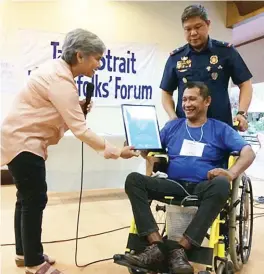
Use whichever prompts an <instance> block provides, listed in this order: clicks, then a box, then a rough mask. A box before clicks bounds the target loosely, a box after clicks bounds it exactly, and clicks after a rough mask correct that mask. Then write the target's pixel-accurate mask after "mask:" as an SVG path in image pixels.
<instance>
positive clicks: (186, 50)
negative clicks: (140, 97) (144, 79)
mask: <svg viewBox="0 0 264 274" xmlns="http://www.w3.org/2000/svg"><path fill="white" fill-rule="evenodd" d="M230 78H231V79H232V81H233V83H234V84H235V85H239V84H241V83H243V82H245V81H247V80H249V79H250V78H252V74H251V72H250V71H249V69H248V67H247V66H246V64H245V62H244V61H243V59H242V57H241V56H240V54H239V53H238V51H237V50H236V49H235V48H234V46H233V45H231V44H228V43H226V42H220V41H217V40H214V39H210V38H209V39H208V43H207V47H206V48H205V49H204V50H202V51H201V52H197V51H195V50H193V49H192V47H191V46H190V45H189V44H186V45H184V46H183V47H181V48H178V49H176V50H174V51H173V52H172V53H171V54H170V56H169V58H168V60H167V62H166V65H165V69H164V73H163V77H162V80H161V84H160V88H161V89H163V90H165V91H167V92H169V93H171V94H173V92H174V91H175V90H176V89H178V103H177V107H176V115H177V116H178V117H179V118H183V117H185V114H184V111H183V109H182V95H183V91H184V86H185V83H186V82H188V81H200V82H204V83H205V84H206V85H207V86H208V88H209V90H210V91H211V95H212V103H211V105H210V107H209V109H208V117H209V118H214V119H217V120H220V121H223V122H225V123H227V124H229V125H231V126H232V113H231V105H230V100H229V95H228V84H229V80H230Z"/></svg>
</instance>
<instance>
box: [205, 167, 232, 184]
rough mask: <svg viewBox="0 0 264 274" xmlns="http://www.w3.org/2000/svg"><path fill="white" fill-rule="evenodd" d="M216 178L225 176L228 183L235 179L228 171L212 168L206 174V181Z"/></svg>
mask: <svg viewBox="0 0 264 274" xmlns="http://www.w3.org/2000/svg"><path fill="white" fill-rule="evenodd" d="M217 176H225V177H227V179H228V180H229V182H231V181H233V180H234V179H235V175H234V174H233V173H232V172H231V171H230V170H226V169H223V168H214V169H212V170H210V171H208V173H207V178H208V180H212V179H214V178H215V177H217Z"/></svg>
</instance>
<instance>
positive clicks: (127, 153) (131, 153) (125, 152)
mask: <svg viewBox="0 0 264 274" xmlns="http://www.w3.org/2000/svg"><path fill="white" fill-rule="evenodd" d="M139 155H140V153H139V152H138V151H135V150H134V147H132V146H125V147H123V148H122V151H121V155H120V157H121V158H123V159H130V158H132V157H138V156H139Z"/></svg>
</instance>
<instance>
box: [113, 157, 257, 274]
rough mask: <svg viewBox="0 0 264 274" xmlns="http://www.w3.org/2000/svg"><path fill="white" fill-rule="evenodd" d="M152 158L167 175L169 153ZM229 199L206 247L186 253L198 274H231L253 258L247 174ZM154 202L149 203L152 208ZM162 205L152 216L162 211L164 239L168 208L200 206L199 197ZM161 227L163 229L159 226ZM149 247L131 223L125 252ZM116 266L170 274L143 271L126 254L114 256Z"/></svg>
mask: <svg viewBox="0 0 264 274" xmlns="http://www.w3.org/2000/svg"><path fill="white" fill-rule="evenodd" d="M149 156H153V157H158V158H159V162H158V163H155V164H154V167H153V172H155V173H156V172H157V171H160V172H164V173H166V168H167V164H168V157H167V155H166V154H160V153H150V154H149ZM238 157H239V153H238V152H233V153H231V154H230V155H229V157H228V159H227V164H226V167H228V168H230V167H231V166H232V165H234V163H235V162H236V160H237V159H238ZM230 188H231V191H230V197H229V199H228V201H227V203H226V205H225V207H224V208H223V209H222V210H221V212H220V213H219V215H218V216H217V218H216V219H215V220H214V222H213V223H212V225H211V227H210V229H209V230H208V233H207V235H206V237H205V240H207V246H201V247H193V248H192V249H191V250H190V251H187V257H188V259H189V261H190V262H191V263H198V264H200V265H203V266H204V270H203V271H199V272H198V273H199V274H209V273H214V272H215V273H216V274H232V273H235V272H237V271H241V270H242V268H243V265H244V264H246V263H247V262H248V260H249V257H250V252H251V246H252V234H253V191H252V184H251V180H250V178H249V177H248V176H247V175H246V174H245V173H243V174H241V175H240V176H238V178H236V179H235V180H233V181H232V182H231V183H230ZM154 202H155V201H149V203H150V206H151V204H153V203H154ZM158 202H161V203H162V205H160V204H156V205H155V206H154V212H153V215H154V216H155V213H159V212H160V211H161V212H162V215H164V219H165V221H164V222H162V223H158V221H157V219H156V222H157V223H158V225H159V229H160V231H159V232H160V233H161V235H162V237H163V239H169V238H168V233H167V231H168V222H167V218H166V215H167V214H168V212H167V208H168V206H178V207H179V206H180V207H184V208H187V207H196V208H198V207H199V201H198V199H197V197H196V198H195V197H193V195H192V198H191V199H190V200H188V199H186V200H185V201H184V202H181V203H179V202H176V201H174V197H164V199H163V200H160V201H158ZM160 224H161V225H162V226H160ZM147 246H148V242H147V241H146V240H144V239H142V238H140V237H139V236H138V234H137V228H136V224H135V221H134V220H132V223H131V226H130V231H129V235H128V241H127V246H126V250H125V253H131V254H137V253H140V252H142V251H143V250H144V249H145V248H146V247H147ZM113 259H114V263H116V264H119V265H123V266H126V267H127V268H128V272H129V273H130V274H143V273H168V270H167V269H164V271H162V272H160V271H159V272H153V271H150V270H148V269H142V268H139V267H135V266H132V265H129V264H128V263H127V262H126V261H125V259H124V255H120V254H116V255H114V257H113Z"/></svg>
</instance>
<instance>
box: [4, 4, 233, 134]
mask: <svg viewBox="0 0 264 274" xmlns="http://www.w3.org/2000/svg"><path fill="white" fill-rule="evenodd" d="M190 3H191V2H187V1H183V2H179V1H172V2H167V1H160V2H119V1H116V2H115V1H111V2H108V1H107V2H106V1H98V0H96V1H95V0H61V1H56V0H55V1H48V2H45V1H42V2H35V3H34V2H24V1H18V2H17V1H15V2H14V1H11V0H2V1H0V5H1V9H0V15H1V18H3V30H2V34H1V40H2V41H3V42H4V43H3V49H2V50H1V51H0V55H1V57H2V58H4V59H5V60H11V61H15V62H17V61H18V60H19V46H18V45H19V41H17V38H16V34H17V31H18V29H35V30H43V31H52V32H63V33H66V32H68V31H69V30H71V29H73V28H77V27H82V28H86V29H89V30H91V31H93V32H95V33H96V34H98V35H99V36H100V37H101V38H102V39H103V40H104V42H105V43H106V44H108V43H113V42H138V43H143V44H144V43H147V44H153V43H154V44H157V45H158V50H159V56H158V60H157V64H158V65H157V68H156V69H157V71H156V76H157V77H155V79H152V80H153V83H154V86H156V89H154V92H156V105H157V109H158V116H159V120H160V124H161V125H163V124H164V122H165V121H166V120H167V115H166V114H165V112H164V111H163V109H162V107H161V103H160V90H159V83H160V80H161V76H162V72H163V68H164V64H165V61H166V59H167V57H168V55H169V52H171V51H172V50H173V49H175V48H177V47H179V46H181V45H183V44H184V43H185V40H184V36H183V31H182V27H181V23H180V16H181V13H182V11H183V9H184V8H185V7H186V6H187V5H189V4H190ZM195 3H197V2H195ZM201 3H202V2H201ZM202 4H204V5H205V6H206V8H207V9H208V11H209V14H210V18H211V20H212V27H211V36H212V37H214V38H215V39H219V40H225V41H231V35H232V31H231V30H230V29H226V28H225V16H226V10H225V9H226V4H225V3H224V2H221V1H218V2H204V3H202ZM0 30H1V28H0ZM2 37H3V38H4V39H2ZM17 77H18V78H17V81H18V82H19V81H20V78H19V73H18V75H17ZM14 92H16V90H15V88H14ZM1 97H2V98H1V116H2V117H3V116H5V115H6V113H7V111H8V109H9V106H10V104H11V103H12V99H13V94H12V91H11V92H10V94H9V93H8V94H7V93H1ZM88 123H89V125H90V126H91V128H93V129H95V130H96V131H98V132H108V133H122V132H123V123H122V120H121V116H120V109H119V108H101V107H100V108H99V107H97V108H96V106H95V107H94V109H93V112H92V113H91V114H90V115H89V118H88Z"/></svg>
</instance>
